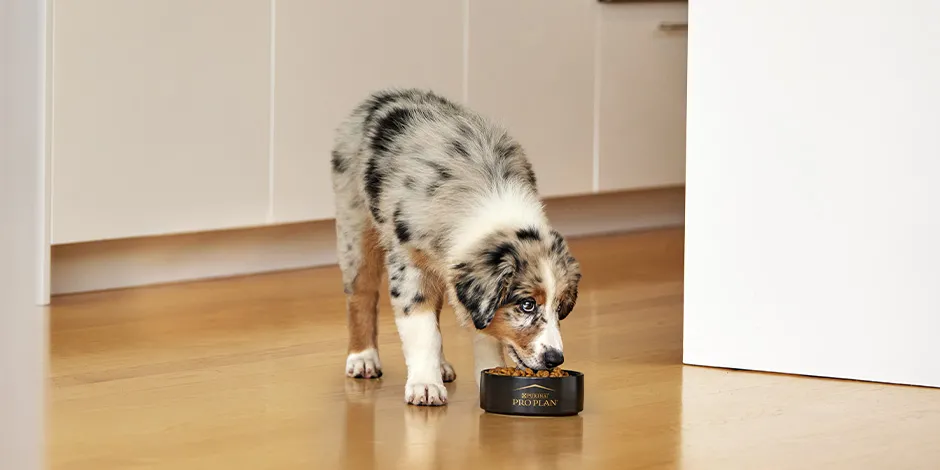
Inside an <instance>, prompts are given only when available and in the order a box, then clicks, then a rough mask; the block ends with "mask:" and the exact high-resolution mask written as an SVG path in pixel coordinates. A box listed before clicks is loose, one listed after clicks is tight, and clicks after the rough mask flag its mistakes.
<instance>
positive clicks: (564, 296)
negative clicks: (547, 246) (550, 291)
mask: <svg viewBox="0 0 940 470" xmlns="http://www.w3.org/2000/svg"><path fill="white" fill-rule="evenodd" d="M552 257H553V258H554V259H555V262H556V263H557V264H558V265H559V266H560V268H561V271H562V272H564V273H565V275H564V280H563V287H562V289H561V294H560V295H559V296H558V319H559V320H564V319H565V317H567V316H568V314H569V313H571V311H572V310H573V309H574V305H575V304H576V303H577V302H578V283H580V282H581V264H580V263H578V261H577V260H576V259H575V258H574V256H572V255H571V252H570V250H569V248H568V244H567V243H566V242H565V239H564V237H562V236H561V234H560V233H558V232H552Z"/></svg>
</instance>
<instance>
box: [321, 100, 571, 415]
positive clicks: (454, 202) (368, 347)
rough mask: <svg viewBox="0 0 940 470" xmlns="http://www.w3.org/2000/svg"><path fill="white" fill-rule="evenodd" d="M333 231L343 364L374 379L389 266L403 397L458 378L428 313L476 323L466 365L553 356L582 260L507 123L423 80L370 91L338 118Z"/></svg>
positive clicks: (435, 394) (415, 399) (528, 362)
mask: <svg viewBox="0 0 940 470" xmlns="http://www.w3.org/2000/svg"><path fill="white" fill-rule="evenodd" d="M332 166H333V171H332V178H333V189H334V192H335V195H336V198H335V199H336V232H337V239H338V245H337V246H338V252H339V262H340V267H341V269H342V271H343V287H344V289H345V292H346V295H347V309H348V312H347V313H348V315H347V318H348V320H349V350H348V353H349V355H348V357H347V358H346V374H347V375H348V376H350V377H356V378H366V379H368V378H378V377H380V376H381V375H382V365H381V362H380V361H379V354H378V351H377V349H376V311H377V302H378V297H379V296H378V289H379V286H380V284H381V278H382V274H383V271H385V272H387V273H388V277H389V288H390V294H391V300H392V307H393V310H394V311H395V323H396V325H397V327H398V332H399V336H400V337H401V340H402V349H403V351H404V355H405V362H406V364H407V366H408V381H407V383H406V385H405V401H406V402H408V403H411V404H414V405H443V404H446V403H447V390H446V389H445V388H444V382H445V381H451V380H454V379H455V378H456V373H455V372H454V369H453V367H451V365H450V364H449V363H448V362H447V360H446V359H445V358H444V354H443V349H442V346H441V334H440V331H439V329H438V324H437V322H438V314H439V313H440V310H441V306H442V305H443V302H444V298H445V296H446V297H447V299H448V301H449V302H450V304H451V305H452V306H453V308H454V311H455V312H456V314H457V317H458V319H459V320H460V322H461V323H462V324H464V325H466V326H468V327H469V326H470V325H473V327H474V328H475V329H476V331H477V337H476V338H475V340H474V351H475V362H476V370H477V373H478V374H479V371H482V370H483V369H488V368H491V367H500V366H504V365H505V364H504V362H503V354H502V352H503V351H504V350H505V352H506V354H507V355H508V356H509V357H510V358H511V359H512V361H514V362H515V363H516V364H517V365H519V366H524V367H529V368H531V369H551V368H554V367H557V366H559V365H561V364H562V362H564V353H563V351H562V340H561V332H560V330H559V322H560V320H563V319H564V318H565V317H566V316H567V315H568V314H569V313H570V312H571V310H572V309H573V308H574V306H575V302H576V300H577V297H578V282H579V281H580V279H581V271H580V267H579V264H578V262H577V261H576V260H575V258H574V257H573V256H572V255H571V253H570V252H569V249H568V245H567V244H566V243H565V240H564V238H563V237H562V236H561V235H560V234H559V233H558V232H557V231H555V230H554V229H553V228H552V227H551V225H550V224H549V222H548V219H547V218H546V216H545V213H544V211H543V208H542V203H541V201H540V199H539V195H538V190H537V188H536V181H535V174H534V173H533V171H532V166H531V165H530V164H529V160H528V158H527V157H526V155H525V152H524V151H523V149H522V147H521V146H520V145H519V144H518V143H517V142H516V141H515V140H514V139H513V138H512V137H511V136H510V135H509V133H508V132H507V131H506V130H505V129H503V128H502V127H499V126H497V125H495V124H493V123H492V122H490V121H489V120H488V119H487V118H485V117H483V116H481V115H479V114H477V113H475V112H473V111H471V110H470V109H468V108H466V107H464V106H462V105H460V104H458V103H455V102H453V101H450V100H448V99H446V98H444V97H441V96H438V95H436V94H434V93H432V92H429V91H421V90H413V89H405V90H387V91H381V92H377V93H374V94H372V95H370V96H369V97H367V98H366V99H365V101H363V102H362V103H360V104H359V105H358V106H357V107H355V109H354V110H353V111H352V113H351V114H350V115H349V117H348V118H347V119H346V120H345V122H343V123H342V124H341V125H340V127H339V130H338V131H337V136H336V141H335V145H334V147H333V152H332Z"/></svg>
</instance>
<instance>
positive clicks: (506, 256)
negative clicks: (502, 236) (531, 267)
mask: <svg viewBox="0 0 940 470" xmlns="http://www.w3.org/2000/svg"><path fill="white" fill-rule="evenodd" d="M507 260H509V261H513V264H518V262H519V251H518V250H516V247H515V246H513V244H512V243H509V242H503V243H500V244H499V245H496V246H495V247H493V248H491V249H489V250H487V251H486V252H485V253H483V261H484V262H485V263H486V264H487V265H488V266H490V267H493V268H495V267H497V266H499V265H500V264H502V263H503V262H504V261H507Z"/></svg>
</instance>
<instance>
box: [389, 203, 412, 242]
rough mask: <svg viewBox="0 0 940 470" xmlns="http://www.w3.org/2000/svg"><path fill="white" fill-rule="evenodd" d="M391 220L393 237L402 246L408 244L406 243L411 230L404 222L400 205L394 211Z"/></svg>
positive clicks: (409, 237) (409, 238)
mask: <svg viewBox="0 0 940 470" xmlns="http://www.w3.org/2000/svg"><path fill="white" fill-rule="evenodd" d="M393 220H394V222H395V236H396V237H398V241H399V242H401V243H403V244H404V243H408V241H409V240H411V229H410V228H409V227H408V224H407V222H405V219H404V214H402V208H401V205H399V206H398V207H397V208H396V209H395V214H394V216H393Z"/></svg>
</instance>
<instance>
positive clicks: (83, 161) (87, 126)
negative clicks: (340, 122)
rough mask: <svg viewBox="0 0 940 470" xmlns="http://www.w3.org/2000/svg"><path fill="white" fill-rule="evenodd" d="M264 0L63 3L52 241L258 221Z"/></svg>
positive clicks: (264, 123) (264, 180) (262, 207)
mask: <svg viewBox="0 0 940 470" xmlns="http://www.w3.org/2000/svg"><path fill="white" fill-rule="evenodd" d="M269 12H270V4H269V2H268V1H267V0H200V1H191V0H138V1H133V2H131V1H126V0H58V1H56V2H55V13H54V14H55V20H54V23H53V25H54V29H53V39H52V48H53V57H54V62H53V65H52V69H51V72H52V75H53V79H52V94H51V100H52V128H51V129H50V133H51V139H52V142H51V149H52V173H53V176H52V182H53V184H52V211H53V214H52V227H53V231H52V237H53V242H54V243H68V242H76V241H87V240H99V239H108V238H122V237H133V236H141V235H156V234H166V233H174V232H185V231H196V230H211V229H221V228H227V227H239V226H250V225H257V224H261V223H264V222H265V218H266V215H267V211H268V189H269V188H268V134H269V131H268V107H269V100H268V97H269V90H270V84H269V72H268V64H269V61H270V46H269V37H270V17H269Z"/></svg>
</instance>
